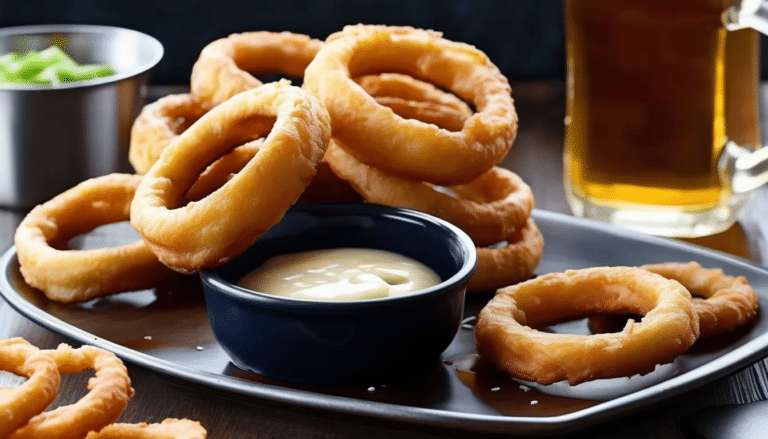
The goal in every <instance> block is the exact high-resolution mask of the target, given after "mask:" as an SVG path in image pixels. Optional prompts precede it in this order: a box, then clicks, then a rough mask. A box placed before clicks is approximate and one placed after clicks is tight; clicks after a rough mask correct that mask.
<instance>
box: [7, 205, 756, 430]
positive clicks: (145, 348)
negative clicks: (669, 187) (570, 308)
mask: <svg viewBox="0 0 768 439" xmlns="http://www.w3.org/2000/svg"><path fill="white" fill-rule="evenodd" d="M533 218H534V219H535V220H536V222H537V224H538V226H539V228H540V229H541V231H542V233H543V234H544V238H545V250H544V255H543V258H542V261H541V264H540V266H539V268H538V269H537V274H543V273H548V272H554V271H564V270H567V269H577V268H584V267H590V266H601V265H640V264H645V263H654V262H667V261H692V260H693V261H698V262H700V263H701V264H702V265H704V266H705V267H721V268H723V269H724V270H725V272H726V273H727V274H731V275H743V276H746V277H747V278H748V280H749V281H750V283H751V284H752V286H753V287H754V288H755V290H756V291H757V293H758V295H759V297H760V306H761V308H762V309H766V308H765V307H766V306H768V302H766V301H768V271H767V270H766V269H764V268H762V267H759V266H756V265H754V264H752V263H749V262H747V261H744V260H741V259H738V258H734V257H731V256H728V255H725V254H723V253H719V252H715V251H712V250H709V249H705V248H701V247H697V246H694V245H690V244H686V243H682V242H679V241H675V240H668V239H662V238H657V237H652V236H647V235H642V234H638V233H634V232H630V231H626V230H623V229H618V228H615V227H611V226H606V225H604V224H600V223H594V222H590V221H586V220H581V219H577V218H574V217H571V216H567V215H562V214H557V213H551V212H545V211H535V212H534V214H533ZM115 233H117V234H120V235H122V238H121V239H122V240H123V241H125V240H131V239H135V235H131V233H132V230H131V231H130V232H127V233H126V232H125V231H120V230H119V229H118V231H117V232H115ZM0 266H2V267H3V271H2V276H0V294H1V295H2V297H4V298H5V300H6V301H7V302H8V303H9V304H10V305H11V306H12V307H13V308H15V309H16V310H17V311H19V312H20V313H21V314H22V315H24V316H26V317H27V318H29V319H30V320H32V321H34V322H36V323H38V324H39V325H41V326H43V327H46V328H48V329H50V330H52V331H54V332H56V333H59V334H61V335H62V336H64V337H67V338H69V339H72V340H75V341H78V342H81V343H87V344H92V345H96V346H99V347H101V348H104V349H108V350H110V351H112V352H115V353H116V354H117V355H118V356H120V357H121V358H122V359H123V360H125V361H128V362H131V363H135V364H137V365H140V366H143V367H146V368H149V369H151V370H154V371H157V372H159V373H161V374H164V375H166V376H168V377H171V378H174V379H179V380H183V381H184V382H186V383H188V384H190V385H193V386H200V387H203V388H212V389H216V390H218V391H222V392H224V393H227V394H232V395H236V396H238V397H241V398H246V399H250V398H253V399H254V400H265V401H279V402H283V403H287V404H291V405H295V406H297V407H310V408H314V409H322V410H330V411H332V412H336V413H343V414H347V415H354V416H360V417H366V418H372V419H378V420H387V421H392V422H397V423H401V424H409V423H412V424H419V425H424V426H435V427H440V428H450V429H455V430H460V431H467V432H491V433H506V434H552V433H563V432H568V431H573V430H576V429H579V428H583V427H587V426H593V425H595V424H597V423H600V422H604V421H607V420H609V419H615V418H617V417H620V416H622V415H626V414H629V413H631V412H634V411H637V410H640V409H642V408H645V407H648V406H649V405H651V404H653V403H655V402H658V401H661V400H664V399H667V398H670V397H672V396H675V395H679V394H681V393H683V392H686V391H689V390H691V389H694V388H696V387H698V386H702V385H704V384H706V383H709V382H711V381H714V380H716V379H718V378H720V377H723V376H725V375H728V374H730V373H733V372H735V371H738V370H739V369H741V368H744V367H746V366H748V365H750V364H752V363H754V362H756V361H758V360H760V359H762V358H763V357H765V356H766V355H767V354H768V319H766V318H765V317H764V316H763V315H762V314H761V315H759V316H758V318H757V320H756V321H755V322H754V323H753V324H751V325H749V326H748V327H746V328H744V329H743V330H740V331H737V332H735V333H733V334H729V335H727V336H721V337H717V338H716V339H713V340H700V341H698V342H697V343H696V345H694V347H693V348H691V349H690V350H689V351H688V352H686V353H684V354H683V355H681V356H680V357H679V359H678V360H677V361H675V362H674V363H672V364H670V365H664V366H659V367H658V368H657V370H656V371H654V372H653V373H651V374H649V375H646V376H643V377H637V376H636V377H632V378H618V379H613V380H597V381H593V382H588V383H584V384H581V385H578V386H568V385H567V384H564V383H556V384H553V385H551V386H535V385H533V384H530V383H522V382H517V381H515V380H512V379H511V378H510V377H508V376H505V375H503V374H500V373H498V372H496V371H494V370H493V368H492V367H490V366H488V365H487V364H484V362H483V361H482V359H481V358H479V357H478V356H477V355H476V353H475V351H474V341H473V332H472V320H473V317H474V315H476V313H477V312H478V311H479V310H480V309H481V308H482V306H483V305H484V304H485V303H486V302H487V301H488V300H489V299H490V296H488V295H480V296H470V297H468V299H467V306H466V312H465V317H466V324H465V325H464V327H463V328H462V329H460V330H459V333H458V334H457V335H456V338H455V339H454V341H453V343H452V344H451V345H450V346H449V347H448V348H447V349H446V351H445V352H443V354H442V361H441V362H438V363H437V364H435V367H434V368H433V369H432V370H431V371H430V372H429V374H428V375H427V376H424V377H415V378H416V379H414V380H413V382H410V383H370V386H362V387H359V388H352V387H334V388H311V387H299V386H293V385H288V384H284V383H278V382H272V381H269V380H268V379H265V378H263V377H260V376H258V375H255V374H253V373H250V372H244V371H241V370H239V369H237V368H236V367H234V366H233V365H232V364H231V363H230V362H229V359H228V357H227V355H226V353H225V352H224V351H223V350H222V349H221V347H220V346H219V345H218V344H217V343H216V341H215V339H214V337H213V335H212V333H211V330H210V327H209V323H208V316H207V313H206V310H205V302H204V300H203V297H202V294H201V291H200V285H199V281H198V280H197V278H195V277H187V278H181V279H178V280H176V281H175V282H174V283H171V284H169V285H164V286H162V287H159V288H157V289H155V290H146V291H137V292H130V293H123V294H119V295H115V296H112V297H109V298H104V299H96V300H93V301H90V302H87V303H85V304H82V305H78V306H63V305H60V304H57V303H54V302H51V301H49V300H47V299H46V298H45V297H44V296H43V295H42V294H41V293H40V292H39V291H37V290H35V289H33V288H31V287H29V286H28V285H27V284H26V283H25V282H24V280H23V279H22V277H21V274H20V273H19V264H18V260H17V258H16V252H15V248H13V247H12V248H10V249H8V251H6V252H5V253H4V254H3V255H2V258H0ZM552 330H555V331H560V332H573V333H584V334H586V333H588V332H587V331H588V330H587V328H586V324H585V321H584V320H580V321H574V322H570V323H567V324H563V325H558V326H556V327H553V328H552ZM403 361H407V359H403ZM310 364H311V363H310ZM308 367H311V365H310V366H308Z"/></svg>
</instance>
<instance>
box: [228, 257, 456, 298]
mask: <svg viewBox="0 0 768 439" xmlns="http://www.w3.org/2000/svg"><path fill="white" fill-rule="evenodd" d="M440 281H441V280H440V277H439V276H438V275H437V273H435V271H434V270H432V269H431V268H429V267H427V266H426V265H424V264H422V263H421V262H419V261H417V260H415V259H412V258H409V257H406V256H403V255H400V254H398V253H393V252H390V251H386V250H377V249H366V248H335V249H323V250H311V251H307V252H300V253H291V254H285V255H279V256H275V257H273V258H270V259H268V260H267V261H265V262H264V263H263V264H262V265H261V266H259V267H257V268H256V269H254V270H252V271H251V272H249V273H248V274H246V275H245V276H243V278H242V279H240V281H238V282H237V284H238V285H239V286H241V287H243V288H247V289H249V290H252V291H257V292H260V293H264V294H271V295H275V296H285V297H291V298H294V299H304V300H321V301H351V300H367V299H378V298H382V297H392V296H401V295H404V294H409V293H413V292H415V291H419V290H423V289H425V288H428V287H430V286H433V285H437V284H438V283H440Z"/></svg>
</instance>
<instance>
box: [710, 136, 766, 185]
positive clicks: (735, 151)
mask: <svg viewBox="0 0 768 439" xmlns="http://www.w3.org/2000/svg"><path fill="white" fill-rule="evenodd" d="M718 171H719V174H720V178H721V179H722V180H724V181H725V182H726V183H727V184H728V185H729V186H730V187H731V191H732V192H733V193H735V194H740V193H746V192H750V191H752V190H754V189H757V188H758V187H760V186H762V185H764V184H765V183H767V182H768V147H765V146H764V147H762V148H759V149H757V150H755V151H751V150H749V149H747V148H745V147H743V146H740V145H738V144H736V143H735V142H733V141H730V140H729V141H728V142H727V143H726V144H725V147H724V148H723V150H722V151H721V152H720V157H719V159H718Z"/></svg>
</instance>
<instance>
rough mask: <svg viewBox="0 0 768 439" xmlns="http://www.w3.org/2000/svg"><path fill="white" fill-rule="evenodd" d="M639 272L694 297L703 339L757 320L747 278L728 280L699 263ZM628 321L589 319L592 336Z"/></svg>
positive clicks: (755, 300) (606, 317)
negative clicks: (675, 283)
mask: <svg viewBox="0 0 768 439" xmlns="http://www.w3.org/2000/svg"><path fill="white" fill-rule="evenodd" d="M640 268H642V269H644V270H648V271H650V272H652V273H656V274H659V275H661V276H664V277H666V278H667V279H672V280H676V281H678V282H680V283H681V284H682V285H683V286H684V287H685V288H687V289H688V291H689V292H690V293H691V296H693V305H694V308H695V309H696V313H697V314H698V315H699V326H700V337H702V338H704V337H711V336H715V335H720V334H723V333H726V332H730V331H733V330H734V329H736V328H738V327H741V326H743V325H745V324H746V323H748V322H750V321H752V320H753V319H754V318H755V317H756V316H757V311H758V298H757V293H755V290H754V289H753V288H752V287H751V286H750V285H749V282H748V281H747V279H746V278H745V277H744V276H728V275H726V274H724V273H723V270H722V269H720V268H704V267H702V266H701V264H699V263H698V262H693V261H691V262H687V263H681V262H668V263H663V264H647V265H642V266H640ZM626 321H627V319H626V318H622V317H620V316H615V315H596V316H590V318H589V328H590V330H591V331H592V332H593V333H607V332H614V331H616V330H620V328H621V326H623V325H625V323H626Z"/></svg>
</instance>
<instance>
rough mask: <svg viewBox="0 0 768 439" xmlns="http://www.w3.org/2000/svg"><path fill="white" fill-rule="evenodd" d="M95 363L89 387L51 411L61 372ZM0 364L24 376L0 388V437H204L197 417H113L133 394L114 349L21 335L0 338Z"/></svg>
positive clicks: (183, 438)
mask: <svg viewBox="0 0 768 439" xmlns="http://www.w3.org/2000/svg"><path fill="white" fill-rule="evenodd" d="M86 369H94V371H95V374H96V376H95V377H94V378H91V379H90V380H89V381H88V393H87V394H86V395H85V396H84V397H82V398H80V399H79V400H78V401H76V402H75V403H73V404H71V405H66V406H60V407H57V408H55V409H53V410H50V411H45V410H46V408H47V407H48V406H49V405H50V404H51V403H52V402H53V401H54V399H55V397H56V393H57V391H58V387H59V383H60V377H61V374H66V373H76V372H80V371H82V370H86ZM0 370H6V371H9V372H11V373H13V374H17V375H21V376H26V377H28V378H29V379H28V380H27V381H26V382H24V383H22V384H21V385H20V386H18V387H16V388H10V389H9V388H4V389H0V438H3V439H49V438H50V439H58V438H63V437H66V438H91V439H110V438H113V439H124V438H146V439H154V438H158V439H160V438H162V439H168V438H171V439H174V438H178V439H205V437H206V435H207V432H206V430H205V428H203V427H202V425H200V423H199V422H196V421H190V420H188V419H173V418H170V419H166V420H164V421H163V422H160V423H157V424H147V423H139V424H126V423H117V424H115V423H114V422H115V421H116V420H117V419H118V418H119V417H120V415H121V414H122V413H123V410H125V408H126V406H127V405H128V402H129V400H130V399H131V398H132V397H133V396H134V390H133V388H132V387H131V380H130V377H129V376H128V370H127V369H126V367H125V365H124V364H123V362H122V361H121V360H120V359H119V358H118V357H117V356H115V354H113V353H111V352H108V351H105V350H103V349H99V348H96V347H94V346H87V345H86V346H81V347H79V348H77V349H74V348H72V347H71V346H69V345H66V344H61V345H59V347H58V348H56V349H54V350H40V349H38V348H37V347H35V346H33V345H31V344H29V343H28V342H27V341H25V340H24V339H22V338H12V339H6V340H0Z"/></svg>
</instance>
